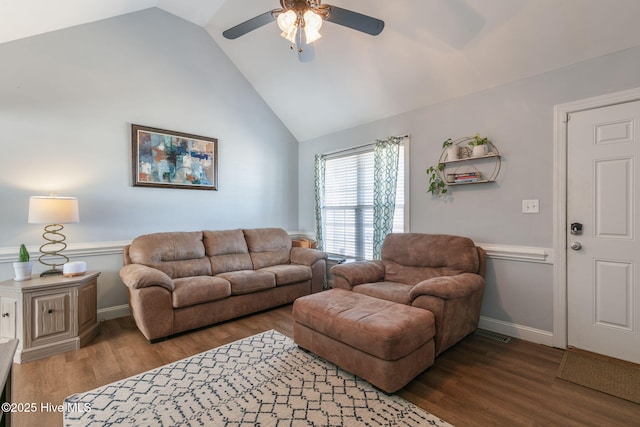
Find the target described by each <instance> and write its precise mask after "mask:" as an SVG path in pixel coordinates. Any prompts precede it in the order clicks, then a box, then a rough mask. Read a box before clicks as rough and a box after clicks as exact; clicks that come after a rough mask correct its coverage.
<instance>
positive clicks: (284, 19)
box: [277, 10, 298, 43]
mask: <svg viewBox="0 0 640 427" xmlns="http://www.w3.org/2000/svg"><path fill="white" fill-rule="evenodd" d="M277 22H278V27H280V29H281V30H282V34H280V35H281V36H282V37H284V38H285V39H287V40H289V41H290V42H291V43H295V42H296V32H297V31H298V26H297V23H298V15H297V14H296V13H295V12H294V11H293V10H287V11H286V12H284V13H281V14H280V15H278V20H277Z"/></svg>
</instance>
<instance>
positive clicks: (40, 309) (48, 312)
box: [27, 289, 72, 346]
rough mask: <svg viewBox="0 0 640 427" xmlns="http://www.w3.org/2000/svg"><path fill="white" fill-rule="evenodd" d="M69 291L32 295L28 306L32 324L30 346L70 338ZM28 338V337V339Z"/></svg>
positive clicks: (70, 296)
mask: <svg viewBox="0 0 640 427" xmlns="http://www.w3.org/2000/svg"><path fill="white" fill-rule="evenodd" d="M71 298H72V295H71V290H70V289H64V290H61V291H59V292H56V293H49V294H42V295H37V294H34V295H33V297H32V298H31V302H30V304H28V306H27V307H30V308H31V313H32V315H31V316H27V319H28V321H29V320H30V321H31V322H32V324H31V325H30V327H29V331H30V332H31V337H30V338H31V339H30V340H29V341H30V343H29V345H30V346H36V345H40V344H44V343H46V341H48V340H53V341H57V340H60V339H64V338H71V335H72V334H71V332H72V331H71ZM28 338H29V337H28Z"/></svg>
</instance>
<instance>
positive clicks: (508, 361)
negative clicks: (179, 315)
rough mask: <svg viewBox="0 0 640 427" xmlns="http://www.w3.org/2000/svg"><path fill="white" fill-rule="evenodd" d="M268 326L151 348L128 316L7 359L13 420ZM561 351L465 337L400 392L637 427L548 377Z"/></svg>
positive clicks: (463, 408) (458, 413) (50, 415)
mask: <svg viewBox="0 0 640 427" xmlns="http://www.w3.org/2000/svg"><path fill="white" fill-rule="evenodd" d="M269 329H275V330H277V331H279V332H281V333H283V334H285V335H287V336H289V337H292V336H293V325H292V320H291V305H288V306H284V307H281V308H278V309H275V310H270V311H267V312H263V313H260V314H257V315H253V316H248V317H244V318H242V319H239V320H234V321H231V322H226V323H223V324H220V325H216V326H212V327H210V328H205V329H201V330H198V331H194V332H191V333H188V334H184V335H181V336H178V337H174V338H172V339H170V340H167V341H163V342H159V343H157V344H149V343H148V342H147V341H146V339H145V338H144V337H143V336H142V334H141V333H140V332H138V330H137V329H136V327H135V325H134V323H133V321H132V319H131V318H130V317H126V318H120V319H114V320H109V321H106V322H103V323H101V324H100V335H99V336H98V337H97V338H95V339H94V340H93V341H92V342H91V343H90V344H89V345H88V346H86V347H84V348H82V349H80V350H77V351H72V352H68V353H64V354H60V355H56V356H51V357H48V358H46V359H41V360H38V361H34V362H29V363H24V364H21V365H17V364H14V370H13V401H14V402H20V403H36V405H37V407H38V410H37V411H36V412H35V413H17V414H13V418H12V422H13V425H14V426H25V427H27V426H28V427H39V426H43V427H45V426H46V427H48V426H56V425H62V414H61V413H59V412H57V411H55V410H54V407H55V406H56V405H60V404H61V403H62V401H63V399H64V398H65V397H66V396H68V395H70V394H73V393H79V392H84V391H87V390H91V389H93V388H96V387H99V386H101V385H104V384H107V383H110V382H114V381H117V380H120V379H122V378H126V377H129V376H131V375H134V374H137V373H140V372H144V371H146V370H149V369H152V368H156V367H158V366H162V365H165V364H167V363H170V362H173V361H176V360H179V359H182V358H185V357H188V356H191V355H193V354H197V353H200V352H203V351H206V350H208V349H210V348H214V347H217V346H220V345H223V344H227V343H229V342H232V341H236V340H238V339H241V338H245V337H247V336H250V335H254V334H257V333H260V332H263V331H266V330H269ZM562 354H563V352H562V350H558V349H554V348H549V347H545V346H541V345H537V344H532V343H529V342H525V341H520V340H512V341H511V342H510V343H507V344H504V343H501V342H498V341H495V340H492V339H489V338H485V337H481V336H477V335H471V336H469V337H467V338H466V339H465V340H463V341H462V342H461V343H459V344H457V345H456V346H454V347H453V348H451V349H449V350H447V351H446V352H445V353H443V354H442V355H441V356H439V357H438V359H437V360H436V362H435V364H434V366H432V367H431V368H430V369H428V370H427V371H426V372H424V373H423V374H422V375H420V376H419V377H418V378H416V379H415V380H414V381H412V382H411V383H410V384H409V385H407V386H406V387H405V388H404V389H402V390H401V391H400V392H398V394H399V395H400V396H401V397H403V398H405V399H406V400H408V401H410V402H413V403H414V404H416V405H418V406H420V407H422V408H424V409H426V410H427V411H429V412H431V413H433V414H435V415H437V416H439V417H441V418H443V419H444V420H446V421H448V422H449V423H451V424H454V425H456V426H616V427H618V426H640V405H637V404H635V403H632V402H629V401H626V400H622V399H617V398H615V397H612V396H609V395H606V394H603V393H599V392H596V391H593V390H590V389H586V388H583V387H581V386H578V385H574V384H571V383H567V382H564V381H562V380H559V379H556V378H555V375H556V372H557V370H558V367H559V365H560V361H561V359H562ZM47 403H49V404H50V406H49V408H50V409H49V410H48V411H47V410H46V408H47Z"/></svg>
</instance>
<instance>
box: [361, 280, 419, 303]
mask: <svg viewBox="0 0 640 427" xmlns="http://www.w3.org/2000/svg"><path fill="white" fill-rule="evenodd" d="M411 289H413V286H411V285H405V284H404V283H396V282H375V283H364V284H362V285H357V286H354V287H353V292H357V293H359V294H363V295H369V296H370V297H376V298H380V299H384V300H387V301H393V302H397V303H400V304H406V305H411V300H412V299H411V295H410V293H411Z"/></svg>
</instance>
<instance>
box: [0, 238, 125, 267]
mask: <svg viewBox="0 0 640 427" xmlns="http://www.w3.org/2000/svg"><path fill="white" fill-rule="evenodd" d="M129 243H131V241H129V240H123V241H114V242H92V243H72V244H69V245H67V248H66V249H65V250H64V254H65V255H67V256H68V257H78V256H101V255H118V254H122V248H124V247H125V246H126V245H128V244H129ZM27 250H28V251H29V254H30V255H31V257H32V258H37V257H38V254H39V253H40V247H39V246H27ZM17 260H18V247H15V248H12V247H4V248H0V263H7V262H13V261H17Z"/></svg>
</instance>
